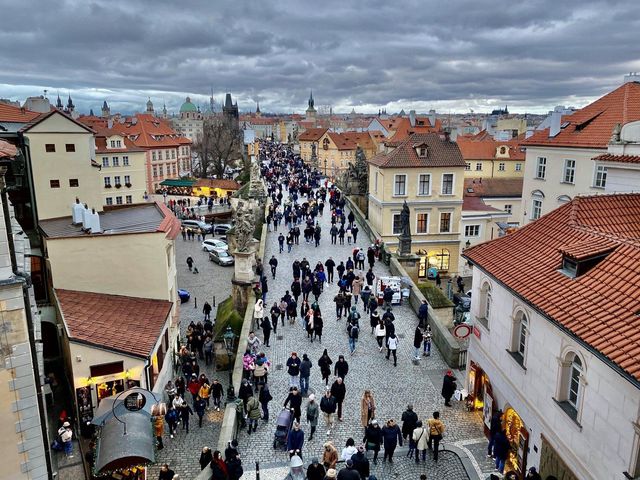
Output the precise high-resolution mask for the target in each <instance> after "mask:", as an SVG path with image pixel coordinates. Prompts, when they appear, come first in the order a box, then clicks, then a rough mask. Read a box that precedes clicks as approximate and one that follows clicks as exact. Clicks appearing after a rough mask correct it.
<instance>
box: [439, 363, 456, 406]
mask: <svg viewBox="0 0 640 480" xmlns="http://www.w3.org/2000/svg"><path fill="white" fill-rule="evenodd" d="M456 388H457V385H456V377H454V376H453V372H452V371H451V370H447V373H446V374H445V376H444V380H443V381H442V397H443V398H444V404H445V405H446V406H447V407H450V406H451V397H452V396H453V394H454V392H455V391H456Z"/></svg>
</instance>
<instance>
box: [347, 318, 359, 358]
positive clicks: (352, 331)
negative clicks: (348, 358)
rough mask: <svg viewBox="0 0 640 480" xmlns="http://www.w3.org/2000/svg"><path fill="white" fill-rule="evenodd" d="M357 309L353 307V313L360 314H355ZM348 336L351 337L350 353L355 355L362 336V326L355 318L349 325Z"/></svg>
mask: <svg viewBox="0 0 640 480" xmlns="http://www.w3.org/2000/svg"><path fill="white" fill-rule="evenodd" d="M355 308H356V307H351V311H352V313H355V314H358V312H354V309H355ZM347 334H348V335H349V351H350V352H351V355H353V354H354V353H355V351H356V343H357V342H358V337H359V335H360V324H359V323H358V320H357V318H355V316H354V317H352V318H351V319H350V320H349V321H348V323H347Z"/></svg>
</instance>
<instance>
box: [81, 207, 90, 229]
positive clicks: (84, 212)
mask: <svg viewBox="0 0 640 480" xmlns="http://www.w3.org/2000/svg"><path fill="white" fill-rule="evenodd" d="M89 215H91V210H89V207H88V206H87V204H86V203H85V204H84V208H83V209H82V228H84V229H87V228H89Z"/></svg>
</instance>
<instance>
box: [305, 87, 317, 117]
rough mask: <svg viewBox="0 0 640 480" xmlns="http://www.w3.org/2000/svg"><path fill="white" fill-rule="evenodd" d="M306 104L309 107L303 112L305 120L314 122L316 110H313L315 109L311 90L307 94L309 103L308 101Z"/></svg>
mask: <svg viewBox="0 0 640 480" xmlns="http://www.w3.org/2000/svg"><path fill="white" fill-rule="evenodd" d="M307 103H308V105H309V106H308V107H307V110H306V111H305V114H306V117H307V120H315V118H316V109H315V108H313V105H314V101H313V90H311V91H310V92H309V101H308V102H307Z"/></svg>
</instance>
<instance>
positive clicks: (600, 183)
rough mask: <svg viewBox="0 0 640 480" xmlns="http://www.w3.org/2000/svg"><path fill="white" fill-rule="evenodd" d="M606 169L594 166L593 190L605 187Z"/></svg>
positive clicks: (602, 166)
mask: <svg viewBox="0 0 640 480" xmlns="http://www.w3.org/2000/svg"><path fill="white" fill-rule="evenodd" d="M607 171H608V169H607V167H606V166H605V165H599V164H596V165H595V167H594V169H593V188H605V187H606V186H607Z"/></svg>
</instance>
